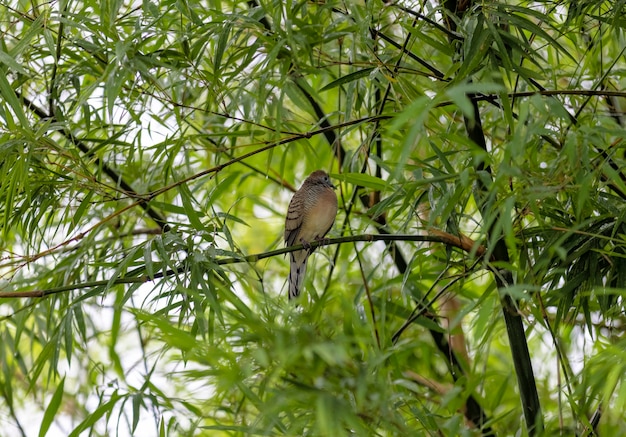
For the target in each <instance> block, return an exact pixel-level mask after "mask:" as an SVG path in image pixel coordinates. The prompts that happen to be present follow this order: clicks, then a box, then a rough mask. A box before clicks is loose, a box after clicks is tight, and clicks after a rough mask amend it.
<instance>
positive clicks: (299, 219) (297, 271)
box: [285, 170, 337, 300]
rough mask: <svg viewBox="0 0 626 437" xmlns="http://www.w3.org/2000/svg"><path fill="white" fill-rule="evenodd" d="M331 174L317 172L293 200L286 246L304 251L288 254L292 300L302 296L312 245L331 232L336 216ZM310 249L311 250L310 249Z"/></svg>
mask: <svg viewBox="0 0 626 437" xmlns="http://www.w3.org/2000/svg"><path fill="white" fill-rule="evenodd" d="M334 189H335V186H334V185H333V183H332V182H331V181H330V177H329V176H328V173H326V172H325V171H324V170H316V171H314V172H313V173H311V174H310V175H309V177H308V178H306V180H305V181H304V183H303V184H302V186H301V187H300V189H299V190H298V191H296V193H295V194H294V195H293V197H292V198H291V202H289V209H288V210H287V218H286V219H285V246H286V247H289V246H293V245H295V244H302V245H303V246H304V247H305V249H303V250H296V251H294V252H291V253H290V254H289V256H290V269H289V299H290V300H291V299H294V298H296V297H298V295H300V291H301V290H302V284H303V282H304V274H305V273H306V263H307V260H308V258H309V255H311V253H313V251H314V250H315V248H313V249H311V245H310V243H311V241H319V240H321V239H322V238H324V236H325V235H326V234H327V233H328V231H330V228H332V226H333V223H334V222H335V217H336V216H337V195H336V194H335V191H334ZM307 246H308V247H307Z"/></svg>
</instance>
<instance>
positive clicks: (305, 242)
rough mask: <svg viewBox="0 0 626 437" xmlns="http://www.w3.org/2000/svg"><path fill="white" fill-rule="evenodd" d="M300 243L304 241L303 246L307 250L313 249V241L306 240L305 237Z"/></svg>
mask: <svg viewBox="0 0 626 437" xmlns="http://www.w3.org/2000/svg"><path fill="white" fill-rule="evenodd" d="M300 243H302V247H304V248H305V249H306V250H311V243H309V242H308V241H306V240H305V239H304V238H300Z"/></svg>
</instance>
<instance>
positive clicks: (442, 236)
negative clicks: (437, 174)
mask: <svg viewBox="0 0 626 437" xmlns="http://www.w3.org/2000/svg"><path fill="white" fill-rule="evenodd" d="M433 231H434V235H407V234H393V235H379V234H365V235H352V236H349V237H340V238H332V239H325V240H322V241H313V242H311V243H310V248H311V250H312V249H315V248H316V247H321V246H330V245H334V244H342V243H351V242H355V241H365V242H373V241H421V242H424V241H428V242H431V243H441V244H446V245H448V246H452V247H457V248H459V249H461V250H463V251H465V252H468V253H470V252H471V251H472V250H475V252H476V254H477V255H478V256H480V255H481V254H484V253H485V252H486V250H485V248H484V247H483V246H480V245H478V244H477V243H474V242H473V241H472V240H470V239H469V238H467V237H456V236H454V235H450V234H447V233H446V232H442V231H438V230H437V231H435V230H433ZM302 249H305V247H304V246H303V245H302V244H298V245H296V246H290V247H285V248H283V249H277V250H271V251H269V252H264V253H258V254H253V255H247V256H234V257H228V258H221V259H214V260H213V261H212V262H210V263H209V268H210V264H217V265H226V264H238V263H255V262H257V261H260V260H262V259H266V258H271V257H274V256H278V255H283V254H285V253H289V252H294V251H296V250H302ZM185 271H186V269H185V266H184V265H183V266H180V267H178V268H176V269H169V270H167V271H165V272H157V273H156V274H154V275H152V276H149V275H141V276H130V277H121V278H117V279H113V280H110V279H107V280H101V281H92V282H84V283H81V284H70V285H64V286H61V287H55V288H48V289H45V290H31V291H14V292H6V293H0V299H8V298H31V297H46V296H50V295H52V294H58V293H63V292H66V291H71V290H79V289H85V288H94V287H106V286H107V285H120V284H142V283H145V282H151V281H154V280H155V279H160V278H165V277H169V276H174V275H178V274H180V273H184V272H185Z"/></svg>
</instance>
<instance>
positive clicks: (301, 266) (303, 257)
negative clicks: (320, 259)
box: [289, 250, 309, 299]
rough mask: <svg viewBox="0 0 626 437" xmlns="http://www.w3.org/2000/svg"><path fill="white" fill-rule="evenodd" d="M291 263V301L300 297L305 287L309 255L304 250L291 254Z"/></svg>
mask: <svg viewBox="0 0 626 437" xmlns="http://www.w3.org/2000/svg"><path fill="white" fill-rule="evenodd" d="M290 255H291V263H290V269H289V299H294V298H296V297H298V296H299V295H300V291H301V290H302V286H303V285H304V274H305V273H306V261H307V258H308V257H309V254H308V253H307V252H306V251H305V250H303V251H299V252H291V254H290Z"/></svg>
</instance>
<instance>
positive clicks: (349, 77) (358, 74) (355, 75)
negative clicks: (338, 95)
mask: <svg viewBox="0 0 626 437" xmlns="http://www.w3.org/2000/svg"><path fill="white" fill-rule="evenodd" d="M374 70H376V68H374V67H371V68H364V69H362V70H358V71H354V72H352V73H350V74H346V75H345V76H342V77H340V78H339V79H335V80H333V81H332V82H330V83H329V84H327V85H325V86H323V87H322V88H321V89H320V91H319V92H324V91H328V90H330V89H333V88H336V87H338V86H341V85H344V84H346V83H350V82H353V81H355V80H359V79H360V78H362V77H365V76H369V75H370V74H371V73H372V71H374Z"/></svg>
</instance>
